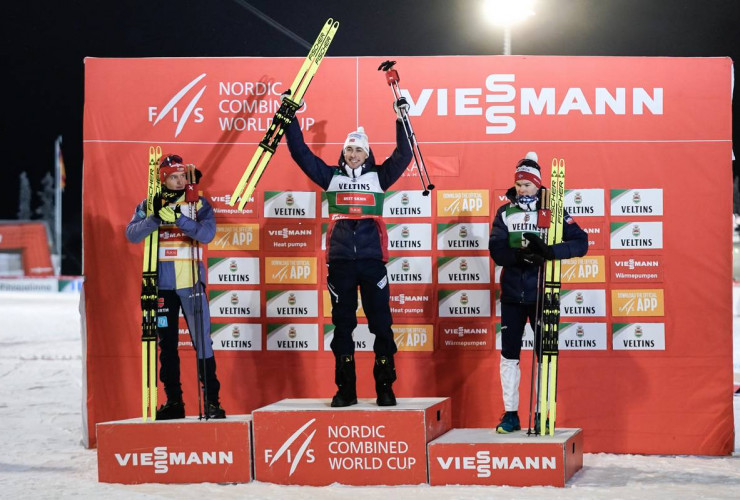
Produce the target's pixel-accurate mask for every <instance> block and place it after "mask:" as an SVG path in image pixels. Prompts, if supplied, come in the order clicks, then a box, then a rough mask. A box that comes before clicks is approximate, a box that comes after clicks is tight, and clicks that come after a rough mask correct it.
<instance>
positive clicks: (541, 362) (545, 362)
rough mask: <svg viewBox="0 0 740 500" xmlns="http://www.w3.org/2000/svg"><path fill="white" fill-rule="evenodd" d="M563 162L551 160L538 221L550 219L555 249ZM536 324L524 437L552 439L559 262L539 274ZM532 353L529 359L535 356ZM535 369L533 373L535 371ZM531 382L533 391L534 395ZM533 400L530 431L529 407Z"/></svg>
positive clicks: (549, 239)
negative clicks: (533, 406) (527, 414)
mask: <svg viewBox="0 0 740 500" xmlns="http://www.w3.org/2000/svg"><path fill="white" fill-rule="evenodd" d="M564 197H565V160H563V159H557V158H553V160H552V172H551V176H550V191H549V198H548V196H547V194H545V195H544V196H543V197H542V205H543V207H542V209H541V210H540V213H539V214H538V217H547V216H548V215H549V217H550V226H549V227H548V229H547V238H546V241H547V244H548V245H556V244H558V243H560V242H561V241H563V222H564V221H563V219H564V213H565V210H564V208H563V198H564ZM537 318H538V321H537V323H538V324H539V326H540V341H539V343H536V344H535V352H536V355H537V360H536V361H537V363H535V360H534V359H533V360H532V384H531V388H530V403H529V428H528V430H527V434H533V433H536V434H540V435H545V434H549V435H553V434H554V433H555V417H556V413H557V412H556V410H557V379H558V334H559V331H560V260H559V259H555V260H547V261H545V264H544V270H543V271H541V272H540V279H539V283H538V293H537ZM535 352H533V356H534V354H535ZM535 367H536V370H535ZM535 380H536V383H537V391H536V392H535V391H534V385H535ZM534 395H536V396H537V402H536V405H535V406H536V409H535V413H534V419H535V425H534V431H533V430H532V403H533V400H534Z"/></svg>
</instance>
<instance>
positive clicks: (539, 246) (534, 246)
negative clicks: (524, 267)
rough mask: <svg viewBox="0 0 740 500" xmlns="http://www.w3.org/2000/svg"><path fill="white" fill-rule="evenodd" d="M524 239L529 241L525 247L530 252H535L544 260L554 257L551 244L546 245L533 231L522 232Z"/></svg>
mask: <svg viewBox="0 0 740 500" xmlns="http://www.w3.org/2000/svg"><path fill="white" fill-rule="evenodd" d="M524 239H526V240H527V241H528V242H529V245H527V248H529V249H530V250H531V252H532V253H534V254H537V255H539V256H540V257H543V258H545V259H546V260H554V259H555V252H553V251H552V245H548V244H547V243H545V242H544V241H542V238H540V237H539V236H537V235H536V234H535V233H524Z"/></svg>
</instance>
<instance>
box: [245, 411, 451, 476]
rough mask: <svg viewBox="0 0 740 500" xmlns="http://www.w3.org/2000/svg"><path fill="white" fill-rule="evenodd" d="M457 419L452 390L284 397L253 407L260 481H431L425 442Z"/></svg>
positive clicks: (257, 473) (257, 471)
mask: <svg viewBox="0 0 740 500" xmlns="http://www.w3.org/2000/svg"><path fill="white" fill-rule="evenodd" d="M451 425H452V419H451V403H450V399H449V398H399V399H398V405H397V406H386V407H378V406H377V405H376V404H375V401H374V400H371V399H362V400H359V402H358V404H356V405H353V406H348V407H346V408H332V407H331V406H329V400H328V399H284V400H282V401H278V402H277V403H273V404H271V405H268V406H265V407H262V408H259V409H257V410H254V411H253V412H252V429H253V437H254V442H253V444H254V474H255V479H256V480H258V481H264V482H270V483H276V484H301V485H311V486H322V485H328V484H332V483H340V484H348V485H363V486H364V485H397V484H421V483H426V482H427V461H426V447H427V443H429V441H431V440H433V439H434V438H436V437H437V436H440V435H442V434H443V433H445V432H447V431H448V430H449V429H450V427H451Z"/></svg>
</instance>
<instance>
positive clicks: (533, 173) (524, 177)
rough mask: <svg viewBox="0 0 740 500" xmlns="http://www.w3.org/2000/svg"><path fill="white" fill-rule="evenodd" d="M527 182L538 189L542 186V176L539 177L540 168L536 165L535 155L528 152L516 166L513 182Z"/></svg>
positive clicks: (532, 152)
mask: <svg viewBox="0 0 740 500" xmlns="http://www.w3.org/2000/svg"><path fill="white" fill-rule="evenodd" d="M516 181H529V182H531V183H532V184H534V185H535V186H537V188H538V189H539V187H540V186H542V176H541V175H540V166H539V164H537V153H535V152H534V151H530V152H529V153H527V156H525V157H524V159H523V160H519V163H517V164H516V172H514V182H516Z"/></svg>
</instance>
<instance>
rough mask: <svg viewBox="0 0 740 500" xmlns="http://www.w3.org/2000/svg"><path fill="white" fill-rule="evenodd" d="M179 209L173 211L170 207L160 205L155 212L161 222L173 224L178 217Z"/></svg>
mask: <svg viewBox="0 0 740 500" xmlns="http://www.w3.org/2000/svg"><path fill="white" fill-rule="evenodd" d="M180 215H181V214H180V211H179V210H178V211H175V210H173V209H172V208H170V207H162V208H161V209H160V210H159V213H157V216H158V217H159V219H160V220H161V221H162V222H165V223H167V224H174V223H175V221H176V220H177V219H179V218H180Z"/></svg>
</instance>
